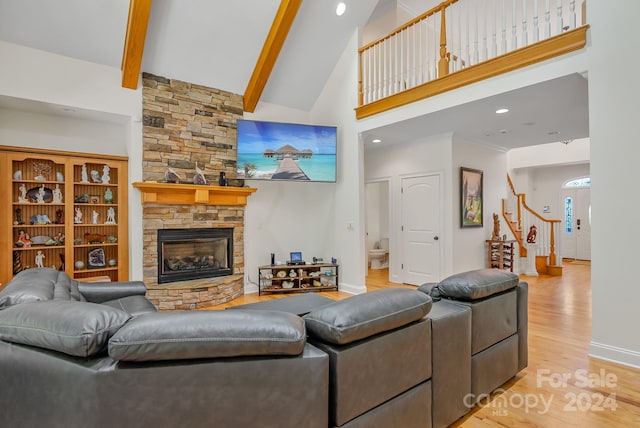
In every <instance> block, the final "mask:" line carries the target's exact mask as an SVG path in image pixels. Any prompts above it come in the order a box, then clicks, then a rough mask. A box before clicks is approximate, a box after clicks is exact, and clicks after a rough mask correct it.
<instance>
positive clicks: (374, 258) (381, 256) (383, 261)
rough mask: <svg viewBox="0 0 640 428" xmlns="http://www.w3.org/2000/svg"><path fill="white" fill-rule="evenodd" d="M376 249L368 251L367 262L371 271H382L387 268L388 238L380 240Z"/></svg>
mask: <svg viewBox="0 0 640 428" xmlns="http://www.w3.org/2000/svg"><path fill="white" fill-rule="evenodd" d="M376 246H377V247H378V248H374V249H372V250H369V262H370V263H371V269H384V268H387V267H389V238H382V239H380V242H378V245H376Z"/></svg>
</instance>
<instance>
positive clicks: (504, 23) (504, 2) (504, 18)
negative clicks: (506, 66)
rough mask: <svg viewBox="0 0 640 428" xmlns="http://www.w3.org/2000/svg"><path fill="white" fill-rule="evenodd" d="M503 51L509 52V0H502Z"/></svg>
mask: <svg viewBox="0 0 640 428" xmlns="http://www.w3.org/2000/svg"><path fill="white" fill-rule="evenodd" d="M502 53H503V54H505V53H507V0H502Z"/></svg>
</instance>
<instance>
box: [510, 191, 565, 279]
mask: <svg viewBox="0 0 640 428" xmlns="http://www.w3.org/2000/svg"><path fill="white" fill-rule="evenodd" d="M520 196H521V201H522V206H523V208H524V209H526V210H527V211H528V212H529V213H530V214H532V215H533V216H534V217H536V218H537V219H538V220H540V221H542V222H543V223H550V224H551V226H550V227H549V265H550V266H556V263H557V256H556V245H555V244H556V240H555V233H554V223H562V220H549V219H546V218H544V217H542V216H541V215H540V214H538V213H537V212H536V211H534V210H533V209H532V208H531V207H529V205H527V200H526V199H527V198H526V195H525V194H524V193H521V194H520Z"/></svg>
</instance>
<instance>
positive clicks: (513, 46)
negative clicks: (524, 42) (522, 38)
mask: <svg viewBox="0 0 640 428" xmlns="http://www.w3.org/2000/svg"><path fill="white" fill-rule="evenodd" d="M511 7H512V10H511V13H512V16H511V50H512V51H514V50H516V49H517V48H518V36H517V32H518V29H517V27H516V20H517V19H518V17H517V16H516V15H517V14H516V0H513V4H512V6H511Z"/></svg>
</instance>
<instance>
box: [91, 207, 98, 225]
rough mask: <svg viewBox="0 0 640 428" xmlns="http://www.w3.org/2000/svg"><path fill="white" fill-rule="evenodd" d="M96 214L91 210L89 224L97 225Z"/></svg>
mask: <svg viewBox="0 0 640 428" xmlns="http://www.w3.org/2000/svg"><path fill="white" fill-rule="evenodd" d="M98 216H99V214H98V212H97V211H96V210H93V212H92V213H91V224H98Z"/></svg>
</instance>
